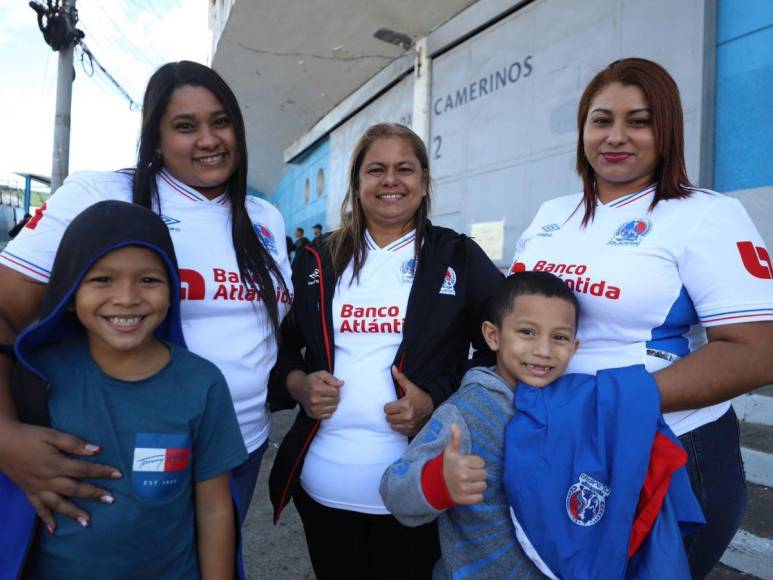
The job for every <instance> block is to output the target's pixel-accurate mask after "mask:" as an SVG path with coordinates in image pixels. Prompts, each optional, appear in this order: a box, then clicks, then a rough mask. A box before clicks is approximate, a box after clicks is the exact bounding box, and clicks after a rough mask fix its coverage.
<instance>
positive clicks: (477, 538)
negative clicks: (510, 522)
mask: <svg viewBox="0 0 773 580" xmlns="http://www.w3.org/2000/svg"><path fill="white" fill-rule="evenodd" d="M502 535H507V536H508V537H509V538H510V539H512V537H513V535H512V526H510V527H509V528H508V527H505V526H502V529H500V530H497V531H495V532H492V533H490V534H483V535H482V536H474V537H472V538H465V539H463V540H458V541H457V542H455V543H454V548H462V547H464V546H466V545H468V544H483V543H485V542H488V541H490V540H495V539H496V538H498V537H499V536H502Z"/></svg>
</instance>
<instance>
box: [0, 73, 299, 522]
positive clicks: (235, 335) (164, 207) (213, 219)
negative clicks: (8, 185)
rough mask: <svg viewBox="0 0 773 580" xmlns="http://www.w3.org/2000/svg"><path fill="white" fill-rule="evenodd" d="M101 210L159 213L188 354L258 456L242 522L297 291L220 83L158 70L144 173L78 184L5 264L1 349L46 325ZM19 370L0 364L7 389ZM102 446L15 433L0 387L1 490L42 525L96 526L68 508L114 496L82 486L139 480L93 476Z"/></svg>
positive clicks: (244, 477) (242, 476)
mask: <svg viewBox="0 0 773 580" xmlns="http://www.w3.org/2000/svg"><path fill="white" fill-rule="evenodd" d="M105 199H117V200H121V201H131V202H133V203H136V204H139V205H142V206H144V207H147V208H150V209H152V210H153V211H154V212H156V213H158V214H160V215H161V217H162V219H163V220H164V222H165V223H166V225H167V227H168V228H169V233H170V235H171V237H172V241H173V243H174V248H175V252H176V254H177V259H178V261H179V264H180V277H181V288H180V292H181V298H182V307H181V310H182V325H183V332H184V335H185V341H186V344H187V346H188V348H189V349H190V350H191V352H193V353H195V354H198V355H201V356H203V357H204V358H206V359H207V360H210V361H212V362H213V363H215V365H216V366H217V367H218V368H219V369H220V371H221V372H222V373H223V375H224V376H225V378H226V381H227V383H228V387H229V390H230V392H231V397H232V399H233V404H234V408H235V411H236V416H237V419H238V420H239V425H240V427H241V432H242V437H243V440H244V444H245V445H246V447H247V451H248V452H249V457H248V459H247V460H246V461H245V462H244V463H242V465H240V466H238V467H236V468H235V469H234V470H233V471H232V475H233V479H234V486H235V489H236V495H235V499H236V502H237V506H238V507H239V516H240V518H241V519H242V520H243V518H244V517H245V515H246V513H247V508H248V506H249V503H250V500H251V498H252V495H253V490H254V487H255V482H256V480H257V476H258V469H259V467H260V460H261V457H262V455H263V452H264V451H265V449H266V446H267V441H268V433H269V427H270V415H269V413H268V412H267V409H266V404H265V401H266V394H267V388H266V387H267V382H268V376H269V372H270V370H271V368H272V367H273V366H274V362H275V360H276V354H277V341H276V329H277V328H278V326H279V324H280V323H281V321H282V319H283V318H284V316H285V314H286V313H287V311H288V310H289V306H290V303H291V302H292V286H291V285H290V263H289V260H288V258H287V252H286V248H285V244H284V243H282V235H283V234H284V231H285V228H284V221H283V220H282V216H281V215H280V214H279V212H278V211H277V210H276V208H274V207H273V206H272V205H271V204H269V203H267V202H265V201H263V200H261V199H259V198H257V197H254V196H248V195H247V148H246V141H245V131H244V120H243V118H242V114H241V111H240V109H239V105H238V103H237V101H236V97H235V96H234V94H233V92H232V91H231V89H230V88H229V87H228V85H227V84H226V83H225V82H224V81H223V79H222V78H221V77H220V76H219V75H218V74H217V73H216V72H215V71H214V70H212V69H211V68H209V67H206V66H204V65H201V64H198V63H194V62H189V61H181V62H174V63H168V64H165V65H164V66H162V67H161V68H159V69H158V70H157V71H156V72H155V73H154V74H153V76H152V77H151V78H150V80H149V82H148V86H147V89H146V91H145V96H144V100H143V109H142V127H141V133H140V141H139V147H138V158H137V165H136V167H135V168H134V169H132V170H122V171H115V172H83V173H76V174H73V175H72V176H70V177H69V178H67V180H65V183H64V184H63V185H62V187H60V188H59V189H58V190H57V191H56V192H55V193H54V195H53V196H52V197H51V198H50V199H49V200H48V202H47V204H46V209H45V210H43V211H42V213H40V214H38V215H37V216H36V217H35V218H34V219H33V220H31V221H30V222H29V223H28V225H27V227H26V228H24V230H22V233H21V234H19V236H17V237H16V239H14V240H13V241H12V242H11V243H10V244H9V245H8V246H7V247H6V248H5V250H4V251H3V253H2V254H0V346H7V345H11V344H13V342H14V339H15V337H16V335H17V334H18V333H19V332H21V331H22V330H23V329H24V328H25V327H26V326H28V325H29V324H30V323H31V322H32V321H33V319H34V318H35V316H36V315H37V313H38V311H39V308H40V304H41V301H42V298H43V294H44V292H45V289H46V284H47V283H48V281H49V277H50V272H51V268H52V264H53V259H54V255H55V253H56V250H57V247H58V246H59V242H60V240H61V238H62V234H63V232H64V229H65V228H66V226H67V224H69V223H70V221H71V220H72V219H73V218H74V217H75V216H76V215H77V214H78V213H80V212H81V211H82V210H83V209H85V208H86V207H88V206H90V205H93V204H94V203H97V202H99V201H102V200H105ZM33 222H34V223H33ZM263 296H265V297H267V299H266V300H263V298H262V297H263ZM0 352H5V353H7V352H8V351H7V350H6V349H3V351H0ZM12 362H13V361H12V359H11V356H10V355H8V354H5V355H0V376H2V377H3V378H4V377H7V376H8V375H9V374H10V371H11V366H12ZM103 444H106V442H104V441H88V440H84V439H83V438H80V437H76V436H73V435H71V434H68V433H64V432H60V431H56V430H52V429H46V428H41V427H36V426H32V425H27V424H24V423H21V422H19V420H18V417H17V415H16V410H15V408H14V404H13V402H12V400H11V398H10V393H9V390H8V387H7V383H6V381H5V380H3V381H2V382H0V471H1V472H2V473H0V478H5V477H6V476H7V477H9V478H10V479H11V480H13V482H15V483H16V484H17V485H18V486H19V487H20V488H21V489H22V490H23V491H24V493H26V495H27V497H28V498H29V500H30V502H31V503H32V505H33V506H34V507H35V510H36V511H37V513H38V515H39V516H40V517H41V519H43V521H44V522H45V523H46V524H53V523H54V517H53V512H54V511H56V512H59V513H61V514H63V515H65V516H68V517H70V518H72V519H74V520H83V521H86V522H89V520H90V516H89V513H88V510H87V509H86V508H87V507H88V505H89V504H87V503H79V504H77V505H76V504H75V503H73V501H71V499H72V498H78V499H92V500H97V501H99V500H100V498H102V497H105V496H108V495H109V492H108V490H106V489H105V488H104V487H103V486H99V485H96V484H94V483H92V482H85V481H83V480H84V479H85V480H95V479H97V480H98V479H104V478H109V477H111V476H114V475H115V474H118V475H120V476H121V477H127V478H129V477H131V473H128V472H125V471H119V470H118V469H117V466H115V465H102V464H101V463H95V461H97V460H98V459H99V458H100V454H99V449H100V446H101V445H103ZM78 456H86V457H88V458H89V459H90V461H88V462H85V461H81V460H79V459H78ZM3 473H4V474H5V475H3Z"/></svg>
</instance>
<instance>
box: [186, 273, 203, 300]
mask: <svg viewBox="0 0 773 580" xmlns="http://www.w3.org/2000/svg"><path fill="white" fill-rule="evenodd" d="M206 293H207V287H206V283H205V282H204V276H202V275H201V274H199V273H198V272H197V271H196V270H189V269H187V268H180V300H204V297H205V296H206Z"/></svg>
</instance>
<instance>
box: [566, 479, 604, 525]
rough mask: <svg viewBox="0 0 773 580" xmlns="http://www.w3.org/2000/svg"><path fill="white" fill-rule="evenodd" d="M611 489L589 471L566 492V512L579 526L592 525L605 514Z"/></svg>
mask: <svg viewBox="0 0 773 580" xmlns="http://www.w3.org/2000/svg"><path fill="white" fill-rule="evenodd" d="M610 493H611V490H610V489H609V488H608V487H607V486H606V485H604V484H603V483H601V482H600V481H597V480H595V479H593V478H592V477H591V476H590V475H588V474H587V473H582V474H580V480H579V481H578V482H577V483H575V484H574V485H573V486H572V487H570V488H569V491H568V492H567V493H566V513H567V515H568V516H569V519H570V520H572V521H573V522H574V523H575V524H577V525H578V526H592V525H595V524H597V523H598V522H599V520H600V519H601V517H602V516H603V515H604V508H605V507H606V497H607V496H608V495H609V494H610Z"/></svg>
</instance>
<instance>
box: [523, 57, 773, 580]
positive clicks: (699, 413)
mask: <svg viewBox="0 0 773 580" xmlns="http://www.w3.org/2000/svg"><path fill="white" fill-rule="evenodd" d="M577 127H578V130H579V140H578V143H577V171H578V173H579V175H580V177H581V178H582V182H583V191H581V192H580V193H576V194H573V195H569V196H565V197H559V198H556V199H553V200H551V201H548V202H546V203H544V204H543V205H542V207H540V209H539V210H538V212H537V215H536V217H535V218H534V220H533V221H532V223H531V225H530V226H529V227H528V228H527V229H526V231H525V232H524V233H523V235H522V236H521V239H520V240H519V241H518V243H517V244H516V248H515V258H514V260H513V265H512V269H511V271H512V272H518V271H523V270H540V271H547V272H554V273H557V274H558V275H560V276H561V277H562V278H563V279H564V280H565V281H566V282H567V284H569V285H570V286H571V287H572V288H573V290H574V292H575V293H576V294H577V298H578V299H579V301H580V306H581V311H582V316H581V319H580V326H579V328H580V331H579V335H578V338H579V339H580V349H579V351H578V352H577V355H576V356H575V357H574V358H573V359H572V360H571V362H570V363H569V368H568V372H580V373H589V374H595V373H596V372H597V371H598V370H600V369H604V368H610V367H620V366H627V365H631V364H641V363H643V364H644V365H645V366H646V369H647V370H648V371H649V372H651V373H653V375H654V377H655V380H656V381H657V384H658V387H659V390H660V396H661V410H662V411H663V413H664V416H665V419H666V422H667V424H668V426H669V427H670V428H671V429H672V430H673V432H674V433H675V434H676V435H678V436H680V438H681V441H682V444H683V445H684V447H685V449H686V450H687V453H688V462H687V470H688V473H689V476H690V480H691V483H692V487H693V490H694V492H695V495H696V497H697V498H698V499H699V501H700V504H701V508H702V510H703V513H704V515H705V516H706V521H707V525H706V527H705V528H703V529H701V530H700V531H699V532H697V533H695V534H694V535H692V536H690V537H688V538H686V540H685V545H686V548H687V553H688V558H689V562H690V569H691V573H692V575H693V578H703V577H705V576H706V575H707V574H708V573H709V571H710V570H711V569H712V568H713V567H714V565H715V564H716V563H717V562H718V561H719V559H720V557H721V556H722V554H723V552H724V551H725V548H727V546H728V544H729V543H730V540H731V539H732V538H733V536H734V534H735V532H736V530H737V529H738V526H739V525H740V522H741V518H742V516H743V513H744V510H745V506H746V483H745V481H744V473H743V465H742V462H741V454H740V448H739V435H738V421H737V419H736V416H735V413H734V411H733V408H732V406H731V404H730V399H732V398H733V397H736V396H738V395H741V394H743V393H745V392H748V391H750V390H751V389H754V388H756V387H759V386H761V385H764V384H766V383H770V382H772V381H773V357H772V356H771V354H770V353H771V352H773V284H771V281H770V276H769V272H767V273H766V272H765V270H766V268H765V267H764V266H761V265H760V258H759V256H766V255H767V250H766V249H765V244H764V243H763V241H762V237H761V236H760V234H759V232H758V231H757V229H756V228H755V226H754V224H753V223H752V221H751V219H749V216H748V214H747V213H746V211H745V210H744V209H743V207H742V206H741V204H740V203H739V202H738V201H737V200H735V199H733V198H730V197H726V196H724V195H721V194H719V193H716V192H714V191H709V190H706V189H701V188H696V187H693V186H692V185H690V181H689V179H688V177H687V173H686V168H685V161H684V137H683V135H684V121H683V115H682V105H681V102H680V98H679V90H678V88H677V86H676V83H675V82H674V80H673V79H672V78H671V76H670V75H669V74H668V72H667V71H666V70H665V69H663V67H661V66H660V65H658V64H656V63H654V62H652V61H648V60H645V59H641V58H626V59H622V60H617V61H615V62H613V63H611V64H610V65H609V66H607V67H606V68H604V69H603V70H602V71H601V72H599V73H598V74H597V75H596V76H595V77H594V78H593V79H592V80H591V81H590V83H589V84H588V86H587V87H586V88H585V91H584V92H583V95H582V98H581V99H580V105H579V109H578V114H577ZM545 224H555V225H556V226H557V227H556V228H555V229H554V230H552V231H551V232H550V233H549V234H547V235H546V234H545V233H544V230H543V226H544V225H545ZM621 420H623V421H624V420H625V418H624V417H621Z"/></svg>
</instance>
